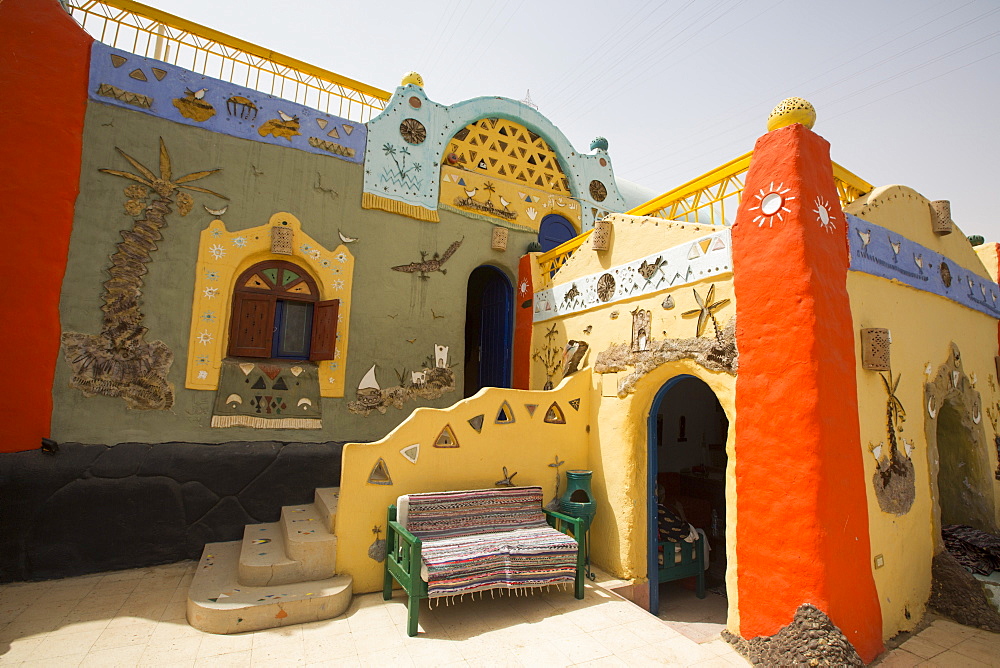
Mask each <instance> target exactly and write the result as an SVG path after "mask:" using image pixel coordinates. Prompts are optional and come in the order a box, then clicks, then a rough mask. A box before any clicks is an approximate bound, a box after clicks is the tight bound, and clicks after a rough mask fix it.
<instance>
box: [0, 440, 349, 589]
mask: <svg viewBox="0 0 1000 668" xmlns="http://www.w3.org/2000/svg"><path fill="white" fill-rule="evenodd" d="M342 448H343V443H342V442H327V443H287V442H276V441H262V442H261V441H258V442H230V443H219V444H200V443H160V444H149V443H120V444H118V445H116V446H113V447H109V446H105V445H84V444H80V443H64V444H62V445H61V446H60V449H59V452H58V453H57V454H55V455H46V454H44V453H42V452H41V451H40V450H29V451H25V452H17V453H9V454H2V455H0V499H2V500H3V501H2V505H0V581H2V582H9V581H17V580H35V579H46V578H56V577H66V576H72V575H81V574H84V573H93V572H98V571H106V570H114V569H121V568H135V567H140V566H148V565H151V564H159V563H168V562H172V561H179V560H181V559H196V558H198V557H199V556H200V555H201V551H202V548H203V547H204V545H205V543H210V542H214V541H228V540H239V539H240V538H242V536H243V527H244V525H246V524H251V523H256V522H275V521H277V520H278V518H279V516H280V512H281V506H283V505H291V504H299V503H308V502H310V501H312V498H313V490H314V489H315V488H317V487H331V486H336V485H338V484H339V482H340V455H341V450H342Z"/></svg>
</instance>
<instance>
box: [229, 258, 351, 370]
mask: <svg viewBox="0 0 1000 668" xmlns="http://www.w3.org/2000/svg"><path fill="white" fill-rule="evenodd" d="M339 307H340V300H338V299H333V300H329V301H320V300H319V290H318V289H317V288H316V281H314V280H313V278H312V277H311V276H310V275H309V274H308V273H307V272H306V270H305V269H303V268H302V267H299V266H298V265H295V264H292V263H291V262H285V261H284V260H268V261H267V262H261V263H259V264H255V265H254V266H252V267H250V268H249V269H247V270H246V271H244V272H243V273H242V274H240V277H239V278H238V279H236V287H235V289H234V291H233V310H232V316H231V318H230V322H229V355H230V356H232V357H266V358H282V359H309V360H327V359H333V355H334V349H335V347H336V340H337V312H338V310H339Z"/></svg>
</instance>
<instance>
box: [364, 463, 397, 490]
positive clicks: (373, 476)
mask: <svg viewBox="0 0 1000 668" xmlns="http://www.w3.org/2000/svg"><path fill="white" fill-rule="evenodd" d="M368 484H370V485H391V484H392V477H391V476H390V475H389V468H388V467H387V466H386V465H385V460H384V459H382V458H381V457H379V458H378V461H377V462H375V466H373V467H372V472H371V473H369V474H368Z"/></svg>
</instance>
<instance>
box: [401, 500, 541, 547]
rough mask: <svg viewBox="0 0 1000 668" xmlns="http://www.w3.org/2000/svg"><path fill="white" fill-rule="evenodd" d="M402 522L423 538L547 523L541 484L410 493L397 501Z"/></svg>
mask: <svg viewBox="0 0 1000 668" xmlns="http://www.w3.org/2000/svg"><path fill="white" fill-rule="evenodd" d="M396 505H397V508H398V511H399V514H400V522H401V523H402V524H403V525H404V526H405V527H406V528H407V530H409V531H410V532H411V533H412V534H413V535H415V536H416V537H417V538H420V539H421V540H428V539H440V538H456V537H460V536H473V535H476V534H482V533H490V532H496V531H513V530H515V529H525V528H532V527H538V526H544V525H545V524H546V522H545V513H543V512H542V488H541V487H510V488H491V489H471V490H465V491H459V492H425V493H421V494H407V495H404V496H401V497H399V499H398V500H397V502H396Z"/></svg>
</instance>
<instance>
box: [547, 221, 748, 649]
mask: <svg viewBox="0 0 1000 668" xmlns="http://www.w3.org/2000/svg"><path fill="white" fill-rule="evenodd" d="M610 219H611V220H612V221H613V224H614V231H613V234H612V244H611V248H610V249H609V250H608V251H602V252H597V251H594V250H593V248H592V246H591V239H592V238H593V237H591V239H588V240H587V241H585V242H584V244H583V245H582V246H581V247H580V249H579V250H577V252H576V253H575V254H574V255H573V256H572V257H571V258H570V259H569V260H568V261H567V263H566V264H565V265H564V266H563V267H562V268H561V269H560V270H559V272H558V273H557V274H556V276H555V277H554V279H553V282H554V283H556V284H561V283H569V282H571V281H573V280H575V279H578V278H580V277H582V276H587V275H590V274H594V273H597V272H600V271H606V270H607V269H609V268H611V267H615V266H618V265H621V264H625V263H627V262H630V261H632V260H636V259H638V258H642V257H645V256H647V255H649V254H650V253H653V252H656V249H667V248H672V247H674V246H679V245H681V244H685V243H690V242H691V241H692V240H693V239H698V238H701V237H704V236H705V235H707V234H711V233H713V232H717V231H719V230H720V229H721V228H719V227H713V226H710V225H692V224H689V223H678V222H671V221H664V220H663V219H659V218H646V217H638V216H628V215H625V214H616V215H613V216H610ZM534 280H535V285H539V282H538V281H539V276H537V275H536V276H535V277H534ZM712 284H714V285H715V299H716V300H722V299H729V300H731V301H730V303H729V305H727V306H725V307H724V308H723V309H721V310H720V311H719V312H718V314H717V317H718V320H719V324H720V326H722V327H725V325H726V324H727V323H728V322H729V320H730V319H731V318H732V317H733V315H734V314H735V298H734V295H733V289H732V287H733V284H732V273H731V271H730V272H727V273H724V274H722V275H720V276H715V277H712V278H707V279H703V280H699V281H696V282H694V283H690V284H685V285H680V286H676V287H673V288H669V289H666V290H662V291H660V292H655V293H652V294H649V295H645V296H642V297H635V298H633V299H627V300H622V301H618V302H613V303H610V304H606V305H603V306H600V307H598V308H594V309H590V310H588V311H584V312H580V313H574V314H571V315H568V316H566V317H563V318H555V319H552V320H546V321H542V322H539V323H536V324H535V325H534V334H533V347H534V348H535V349H538V348H539V347H540V346H543V345H544V344H545V333H546V332H547V331H548V330H549V329H550V328H551V327H552V325H553V324H556V325H557V327H558V333H559V336H558V337H556V339H555V341H557V342H558V345H559V346H565V344H566V341H567V340H570V339H575V340H583V341H587V343H588V344H589V345H590V351H589V353H588V356H587V358H585V363H586V369H590V368H592V367H593V364H594V362H595V360H596V359H597V355H598V354H599V353H600V352H601V351H602V350H606V349H607V348H608V347H609V346H611V345H612V344H615V343H622V342H625V343H630V342H631V340H632V315H631V312H632V311H633V310H634V309H636V308H642V309H644V310H646V309H648V310H649V311H651V313H652V322H651V327H650V330H651V340H653V341H659V340H663V339H665V338H689V337H693V336H694V335H695V332H696V325H697V318H694V317H683V316H682V313H684V312H685V311H688V310H691V309H694V308H696V307H697V303H696V301H695V298H694V294H693V290H697V291H698V293H699V294H700V295H701V296H702V297H703V298H704V296H705V295H706V294H707V291H708V288H709V286H710V285H712ZM667 295H672V296H673V298H674V302H675V306H674V308H672V309H670V310H667V309H664V308H663V306H662V303H663V301H664V298H665V297H666V296H667ZM615 313H617V317H613V315H614V314H615ZM588 328H589V333H588ZM664 332H666V334H665V333H664ZM704 335H705V336H714V333H713V329H712V325H711V324H709V325H708V326H707V328H706V330H705V333H704ZM631 371H632V368H631V367H629V369H628V370H627V371H622V372H618V373H609V374H594V377H593V378H594V380H593V383H592V395H591V396H592V402H593V403H592V406H593V408H592V411H593V418H592V428H591V431H590V444H589V453H590V454H589V460H590V468H591V469H593V471H594V477H593V486H594V497H595V499H596V500H597V502H598V512H597V515H596V517H595V518H594V523H593V525H592V529H591V552H592V555H593V560H594V562H595V563H596V564H598V565H600V566H601V568H603V569H605V570H606V571H608V572H609V573H611V574H614V575H615V576H617V577H620V578H623V579H637V580H638V581H640V582H643V581H646V580H645V578H646V577H647V573H646V570H647V567H646V539H647V536H646V521H647V513H646V494H647V490H646V486H647V482H646V480H647V466H646V462H647V428H646V424H647V422H646V420H647V418H648V416H649V411H650V409H651V408H652V404H653V399H654V398H655V396H656V393H657V392H658V391H659V389H660V388H661V387H662V386H663V385H664V383H666V382H667V381H668V380H670V379H671V378H673V377H675V376H678V375H681V374H687V375H691V376H695V377H697V378H699V379H700V380H702V381H704V382H705V383H706V384H707V385H708V386H709V387H710V388H711V389H712V391H713V392H715V394H716V396H717V397H718V399H719V402H720V404H721V405H722V408H723V410H724V411H725V412H726V417H727V418H728V419H729V434H728V436H727V439H726V455H727V457H728V462H727V471H726V502H727V509H726V542H727V545H726V551H727V556H728V560H729V561H728V569H729V570H728V573H727V575H726V579H727V585H728V594H729V616H728V620H729V627H730V629H732V630H734V631H736V630H738V628H739V613H738V610H739V608H738V598H737V589H736V573H737V570H736V566H737V565H736V550H735V540H736V522H737V518H736V479H735V462H736V458H735V450H734V448H735V431H734V430H735V424H736V378H735V376H731V375H729V374H727V373H724V372H716V371H710V370H707V369H705V368H703V367H701V366H700V365H698V364H697V363H695V362H694V361H692V360H681V361H676V362H670V363H667V364H663V365H661V366H659V367H657V368H656V369H655V370H653V371H652V372H650V373H648V374H647V375H646V376H645V377H643V378H642V379H641V380H640V381H639V382H638V383H637V384H636V386H635V391H634V393H631V394H627V395H625V396H624V397H623V398H619V396H618V394H619V385H618V383H619V381H620V380H621V379H623V378H625V377H626V376H627V375H628V374H629V373H631ZM545 378H546V376H545V371H544V369H543V367H542V365H541V364H540V363H538V362H534V363H533V365H532V387H541V386H542V385H543V384H544V382H545ZM558 379H559V378H558V377H557V378H556V381H557V382H558Z"/></svg>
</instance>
